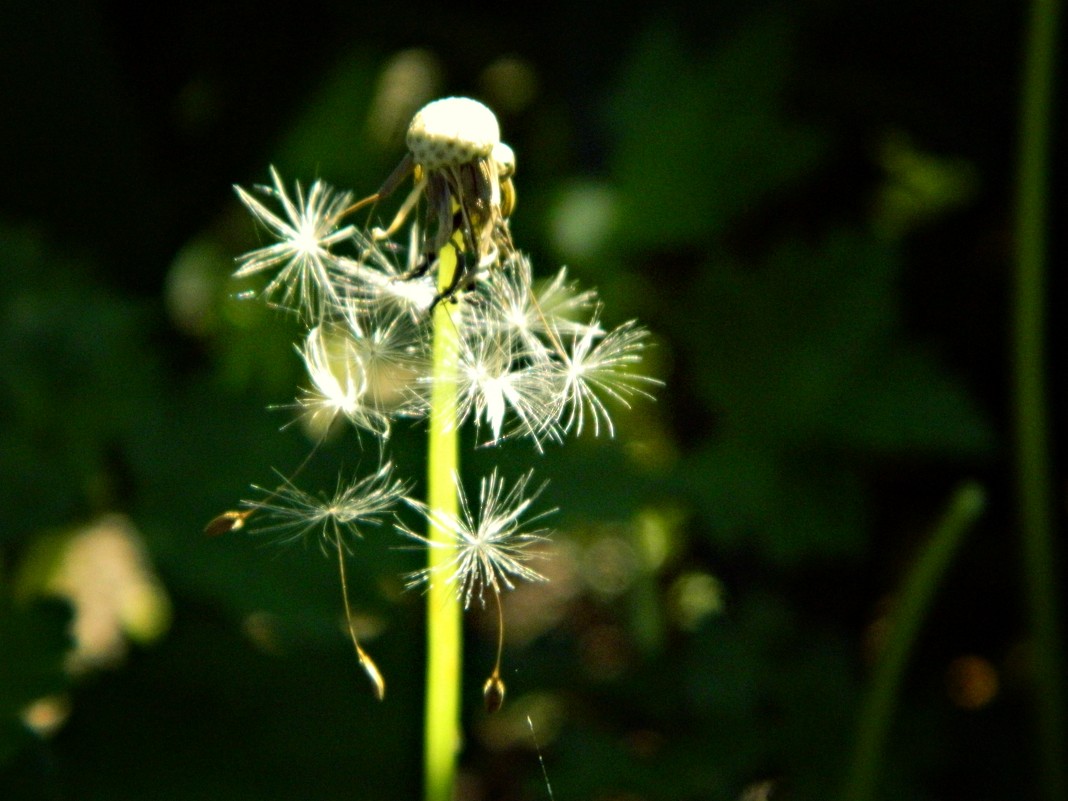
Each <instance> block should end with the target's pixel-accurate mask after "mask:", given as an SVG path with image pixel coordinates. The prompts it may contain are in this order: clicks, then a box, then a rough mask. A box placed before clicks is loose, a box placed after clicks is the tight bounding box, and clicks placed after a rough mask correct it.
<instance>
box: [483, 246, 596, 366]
mask: <svg viewBox="0 0 1068 801" xmlns="http://www.w3.org/2000/svg"><path fill="white" fill-rule="evenodd" d="M490 279H491V280H490V281H489V282H488V285H489V289H488V292H489V295H490V300H491V304H489V305H491V306H492V307H493V308H494V309H495V313H493V314H490V313H485V314H484V317H485V318H486V319H487V320H489V321H490V322H491V323H493V324H495V325H497V326H499V327H501V328H503V329H505V330H508V331H510V332H512V333H514V334H516V335H517V336H519V337H520V338H521V339H522V340H523V343H524V344H525V345H526V346H527V348H528V349H529V350H530V351H531V354H532V355H533V356H534V357H535V358H540V357H543V356H544V357H547V356H548V355H549V354H548V352H547V351H548V348H549V346H548V345H547V344H546V343H545V342H544V341H543V339H542V337H549V338H550V339H551V338H552V336H553V335H557V336H558V335H559V334H565V335H570V334H575V333H585V331H586V330H587V328H588V327H589V326H588V325H587V324H585V323H580V322H577V321H576V320H575V318H576V317H579V316H586V314H587V313H588V312H589V311H590V309H591V308H592V307H593V305H594V302H595V300H596V298H597V293H596V292H594V291H593V290H592V289H586V290H580V289H579V288H578V284H577V282H574V281H568V280H567V268H566V267H563V268H561V269H560V270H559V272H557V274H556V275H555V276H554V277H553V278H552V280H550V281H547V282H543V283H541V285H540V286H537V287H535V284H534V280H533V277H532V269H531V265H530V260H529V259H528V258H527V257H526V256H524V255H523V254H521V253H518V252H517V253H515V254H513V255H512V256H511V257H510V258H509V259H508V260H507V261H506V262H505V264H504V265H503V267H502V269H500V270H498V271H496V272H495V273H493V274H491V276H490ZM595 333H596V334H597V335H600V334H603V333H604V332H603V331H601V330H600V329H599V328H597V329H596V332H595Z"/></svg>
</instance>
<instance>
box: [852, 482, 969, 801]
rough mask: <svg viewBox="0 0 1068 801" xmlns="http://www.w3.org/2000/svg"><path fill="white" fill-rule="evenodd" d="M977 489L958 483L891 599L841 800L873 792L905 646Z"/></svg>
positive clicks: (857, 800) (859, 799)
mask: <svg viewBox="0 0 1068 801" xmlns="http://www.w3.org/2000/svg"><path fill="white" fill-rule="evenodd" d="M983 504H984V497H983V490H982V488H981V487H979V486H978V485H977V484H974V483H968V484H965V485H963V486H962V487H960V489H958V490H957V492H956V493H955V494H954V496H953V498H952V499H951V501H950V504H949V508H948V509H947V510H946V512H945V514H944V516H943V518H942V520H941V522H939V524H938V527H937V528H936V529H935V531H934V534H933V536H932V537H931V540H930V542H928V543H927V545H926V547H925V548H924V550H923V551H922V552H921V553H920V554H919V556H918V557H917V559H916V562H915V564H914V565H913V566H912V570H911V572H910V573H909V574H908V576H906V578H905V583H904V585H903V586H902V587H901V590H900V592H899V594H898V597H897V599H896V606H895V608H894V611H893V613H892V615H891V617H890V621H889V627H888V631H887V640H886V644H885V646H884V649H883V652H882V653H881V654H880V656H879V661H878V662H877V663H876V665H875V673H874V675H873V676H872V682H871V687H870V689H869V690H868V695H867V697H866V698H865V699H864V706H863V707H862V709H861V715H860V724H859V727H858V731H857V738H856V747H855V748H854V751H853V763H852V765H851V767H850V772H849V776H848V779H847V784H846V787H845V793H844V795H843V796H842V798H843V801H869V799H872V798H874V793H875V787H876V781H877V779H878V773H879V761H880V759H881V757H882V754H883V747H884V745H885V743H886V736H887V734H888V733H889V731H890V724H891V722H892V721H893V712H894V705H895V700H896V698H897V694H898V690H899V688H900V686H901V679H902V677H903V675H904V672H905V666H906V665H907V664H908V657H909V652H910V651H911V650H912V645H913V643H914V642H915V640H916V635H917V633H918V632H919V630H920V625H921V624H922V623H923V618H924V615H925V614H926V613H927V610H928V608H929V607H930V605H931V600H932V598H933V597H934V593H935V590H936V589H937V587H938V583H939V581H940V580H941V578H942V576H943V574H944V573H945V571H946V567H947V566H948V565H949V563H950V561H951V560H952V558H953V554H954V553H955V552H956V550H957V546H958V545H959V544H960V542H961V540H962V539H963V535H964V533H965V532H966V531H967V530H968V528H969V526H970V525H971V524H972V523H973V522H974V521H975V520H976V518H978V516H979V514H980V513H981V512H982V510H983Z"/></svg>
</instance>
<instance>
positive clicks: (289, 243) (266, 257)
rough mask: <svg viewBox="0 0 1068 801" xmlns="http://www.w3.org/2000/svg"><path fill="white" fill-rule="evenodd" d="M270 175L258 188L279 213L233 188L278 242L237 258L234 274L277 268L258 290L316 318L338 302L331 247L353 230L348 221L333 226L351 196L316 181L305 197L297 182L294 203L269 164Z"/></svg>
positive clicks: (339, 269)
mask: <svg viewBox="0 0 1068 801" xmlns="http://www.w3.org/2000/svg"><path fill="white" fill-rule="evenodd" d="M271 179H272V180H273V182H274V185H273V186H260V187H258V189H259V190H260V192H262V193H263V194H264V195H266V196H267V197H269V198H273V199H274V200H276V201H277V202H278V203H279V204H280V205H281V206H282V214H276V213H275V212H274V211H272V210H271V209H269V208H268V207H267V206H265V205H264V204H263V203H261V202H260V201H259V200H258V199H257V198H256V197H255V196H254V195H252V194H251V193H250V192H247V191H245V190H244V189H242V188H241V187H240V186H235V187H234V189H235V191H236V192H237V195H238V197H239V198H240V199H241V202H242V203H244V204H245V206H246V207H247V208H248V210H249V211H250V212H252V214H253V216H254V217H255V218H256V219H257V220H259V221H260V222H261V223H262V224H263V225H264V227H265V228H267V230H268V231H269V232H270V233H271V235H272V236H274V237H275V239H276V240H277V241H276V242H274V243H273V244H270V245H266V246H264V247H262V248H258V249H256V250H252V251H250V252H248V253H246V254H245V255H243V256H241V257H240V258H239V259H238V263H239V267H238V269H237V271H236V272H235V273H234V277H235V278H245V277H247V276H250V275H254V274H256V273H260V272H265V271H267V270H273V269H275V268H278V272H277V274H276V275H275V276H274V277H273V278H272V279H271V280H270V282H269V283H268V284H267V286H266V287H265V288H264V290H263V294H264V295H265V296H266V297H268V298H278V299H279V300H278V303H279V305H281V306H282V307H284V308H289V309H291V310H294V311H297V312H303V313H304V314H305V316H306V317H307V318H308V319H319V318H320V317H322V316H323V315H324V314H325V313H326V312H327V311H329V309H331V308H332V307H333V306H335V305H336V304H337V303H338V302H339V300H340V297H339V283H338V280H337V279H338V278H339V277H343V275H344V272H345V271H344V269H343V268H342V267H341V265H340V264H339V261H338V258H337V257H336V256H335V255H334V254H333V253H331V251H330V248H331V247H332V246H334V245H336V244H337V243H338V242H341V241H344V240H346V239H349V238H350V237H352V235H353V233H354V232H355V228H354V227H353V226H351V225H346V226H343V227H340V228H339V227H338V225H337V223H338V220H339V219H340V218H341V217H342V216H343V215H344V212H345V210H346V209H348V207H349V206H350V205H351V204H352V194H351V193H349V192H340V193H338V192H335V191H334V190H333V189H331V188H330V187H329V186H327V185H326V184H324V183H323V182H322V181H316V182H315V183H313V184H312V185H311V189H310V190H309V191H308V194H307V196H306V197H305V194H304V190H303V189H302V188H301V185H300V184H299V183H297V184H295V195H296V202H294V201H293V200H292V199H291V198H290V196H289V195H288V194H287V192H286V189H285V186H284V185H283V183H282V178H281V176H279V174H278V171H277V170H275V169H274V167H272V168H271Z"/></svg>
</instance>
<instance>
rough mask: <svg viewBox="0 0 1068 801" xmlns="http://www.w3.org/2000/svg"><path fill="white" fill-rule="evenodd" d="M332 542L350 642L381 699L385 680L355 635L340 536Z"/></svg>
mask: <svg viewBox="0 0 1068 801" xmlns="http://www.w3.org/2000/svg"><path fill="white" fill-rule="evenodd" d="M334 544H335V545H337V569H338V574H339V575H340V576H341V599H342V601H344V604H345V620H346V622H347V623H348V627H349V636H350V637H352V644H353V645H354V646H355V647H356V656H357V658H359V660H360V665H361V666H362V667H363V669H364V672H365V673H366V674H367V677H368V678H369V679H370V680H371V683H372V684H373V685H374V688H375V697H376V698H377V699H378V700H379V701H381V700H382V699H383V698H385V697H386V681H385V679H383V678H382V674H381V673H380V672H379V670H378V666H377V665H376V664H375V663H374V660H373V659H371V657H370V656H368V654H367V652H366V651H365V650H363V648H361V647H360V641H359V640H358V639H357V637H356V624H355V623H354V621H353V619H352V607H351V606H350V605H349V583H348V580H347V579H346V578H345V550H344V548H342V547H341V537H340V536H335V537H334Z"/></svg>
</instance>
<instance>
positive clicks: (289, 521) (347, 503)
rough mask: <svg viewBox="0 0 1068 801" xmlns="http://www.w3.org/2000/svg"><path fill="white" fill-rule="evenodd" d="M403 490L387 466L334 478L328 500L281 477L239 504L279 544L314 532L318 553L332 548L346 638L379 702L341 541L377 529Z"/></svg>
mask: <svg viewBox="0 0 1068 801" xmlns="http://www.w3.org/2000/svg"><path fill="white" fill-rule="evenodd" d="M408 490H409V487H408V485H407V484H405V483H404V482H403V481H400V480H398V479H395V478H393V465H391V464H389V463H387V464H384V465H382V466H381V467H380V468H379V469H378V471H377V472H375V473H372V474H371V475H369V476H366V477H364V478H362V479H359V480H358V481H354V482H352V483H350V484H342V482H341V479H340V478H339V479H338V485H337V489H336V490H335V491H334V494H333V496H331V497H329V498H327V497H325V496H315V495H311V494H310V493H307V492H305V491H303V490H301V489H298V488H297V487H296V486H295V485H294V484H293V482H292V481H291V480H289V479H283V482H282V486H280V487H279V488H278V489H276V490H274V491H273V492H270V493H268V495H267V497H266V498H264V499H263V500H260V501H246V502H245V505H246V506H247V507H248V511H247V512H246V516H248V515H251V514H252V513H257V512H262V513H263V514H264V515H265V516H266V518H267V520H268V522H267V524H266V525H265V526H263V527H262V528H261V530H262V531H267V532H275V533H278V534H280V535H281V539H282V540H283V541H292V540H302V539H306V538H307V537H308V536H309V535H311V534H313V533H317V534H318V540H319V547H320V548H321V549H322V551H323V553H324V554H327V550H328V548H333V549H334V550H336V552H337V565H338V575H339V577H340V579H341V598H342V601H343V603H344V607H345V622H346V624H347V626H348V631H349V637H350V638H351V639H352V645H353V647H354V648H355V649H356V657H357V658H358V659H359V660H360V665H361V667H363V669H364V672H365V673H366V674H367V677H368V679H370V681H371V684H372V685H373V687H374V691H375V696H376V697H377V698H378V700H379V701H381V700H382V699H383V698H384V697H385V694H386V682H385V680H384V679H383V678H382V673H381V671H379V669H378V666H377V665H376V664H375V662H374V660H373V659H371V657H370V655H369V654H368V653H367V652H366V651H365V650H364V649H363V647H362V646H361V645H360V641H359V639H358V638H357V636H356V624H355V621H354V619H353V614H352V605H351V604H350V603H349V584H348V577H347V575H346V571H345V555H346V553H350V548H351V544H350V543H349V542H347V541H346V540H347V539H356V538H360V537H362V534H361V533H360V527H361V526H368V525H374V526H377V525H379V524H380V523H381V522H382V520H383V518H384V517H385V516H386V515H389V514H392V510H393V507H394V506H396V504H397V502H398V501H400V500H402V499H404V498H405V495H406V494H407V492H408Z"/></svg>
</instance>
